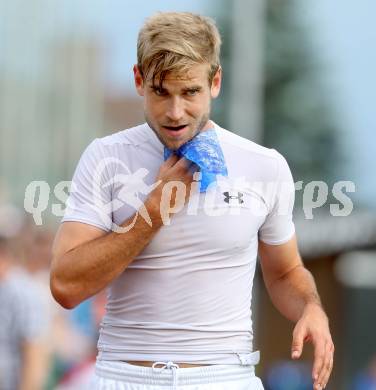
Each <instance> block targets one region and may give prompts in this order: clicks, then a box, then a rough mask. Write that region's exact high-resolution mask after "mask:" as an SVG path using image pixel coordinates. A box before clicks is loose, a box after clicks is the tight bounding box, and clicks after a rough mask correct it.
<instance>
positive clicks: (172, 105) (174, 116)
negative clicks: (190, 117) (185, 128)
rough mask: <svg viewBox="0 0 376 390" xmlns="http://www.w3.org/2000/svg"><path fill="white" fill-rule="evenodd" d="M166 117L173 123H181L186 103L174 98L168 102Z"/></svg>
mask: <svg viewBox="0 0 376 390" xmlns="http://www.w3.org/2000/svg"><path fill="white" fill-rule="evenodd" d="M166 116H167V117H168V119H170V120H171V121H172V122H179V121H180V119H182V118H183V116H184V102H182V101H181V99H180V98H179V97H176V96H174V97H172V98H171V99H170V100H169V102H168V108H167V112H166Z"/></svg>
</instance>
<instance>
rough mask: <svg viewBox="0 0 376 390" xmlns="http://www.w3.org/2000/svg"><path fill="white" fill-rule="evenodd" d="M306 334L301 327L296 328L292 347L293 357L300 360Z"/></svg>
mask: <svg viewBox="0 0 376 390" xmlns="http://www.w3.org/2000/svg"><path fill="white" fill-rule="evenodd" d="M304 337H305V332H304V330H303V329H301V328H299V327H295V329H294V333H293V340H292V346H291V357H292V358H293V359H299V358H300V356H301V354H302V351H303V342H304Z"/></svg>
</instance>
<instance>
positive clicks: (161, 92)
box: [153, 87, 167, 96]
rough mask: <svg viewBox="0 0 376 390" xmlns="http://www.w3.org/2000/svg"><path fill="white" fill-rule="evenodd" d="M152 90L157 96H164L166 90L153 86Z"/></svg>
mask: <svg viewBox="0 0 376 390" xmlns="http://www.w3.org/2000/svg"><path fill="white" fill-rule="evenodd" d="M153 91H154V93H155V94H156V95H157V96H165V95H166V94H167V92H166V90H165V89H162V88H158V87H156V88H153Z"/></svg>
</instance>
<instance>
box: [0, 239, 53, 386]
mask: <svg viewBox="0 0 376 390" xmlns="http://www.w3.org/2000/svg"><path fill="white" fill-rule="evenodd" d="M47 329H48V316H47V315H46V308H45V305H44V303H43V297H42V296H41V294H40V290H39V288H38V286H37V285H36V284H35V282H34V281H33V280H32V279H31V277H30V276H29V275H28V274H27V273H26V272H25V270H23V269H22V268H21V267H19V266H17V264H16V259H15V258H14V255H13V253H12V250H11V248H10V244H9V240H8V239H6V238H4V237H2V236H0V389H1V390H42V389H43V388H44V384H45V381H46V377H47V374H48V369H49V364H48V354H47V349H46V341H45V336H46V332H47Z"/></svg>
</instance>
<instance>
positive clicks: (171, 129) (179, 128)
mask: <svg viewBox="0 0 376 390" xmlns="http://www.w3.org/2000/svg"><path fill="white" fill-rule="evenodd" d="M186 126H187V125H181V126H163V127H164V128H165V129H167V130H170V131H179V130H182V129H184V127H186Z"/></svg>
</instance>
